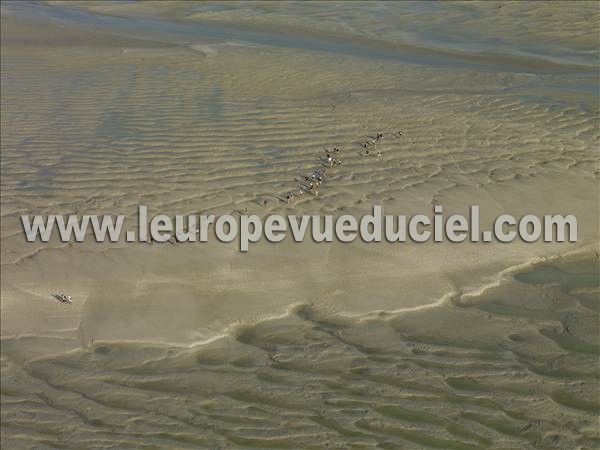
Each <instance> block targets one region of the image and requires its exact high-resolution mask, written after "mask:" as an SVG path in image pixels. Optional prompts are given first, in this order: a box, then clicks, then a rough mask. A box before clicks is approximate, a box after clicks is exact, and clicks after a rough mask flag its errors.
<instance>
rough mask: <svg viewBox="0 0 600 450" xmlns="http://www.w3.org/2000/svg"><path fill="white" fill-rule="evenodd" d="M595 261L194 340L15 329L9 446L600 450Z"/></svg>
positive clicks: (296, 313) (299, 308)
mask: <svg viewBox="0 0 600 450" xmlns="http://www.w3.org/2000/svg"><path fill="white" fill-rule="evenodd" d="M597 264H598V260H597V259H595V260H589V259H588V260H583V261H575V262H569V263H560V264H543V265H536V266H535V267H532V268H529V269H527V270H524V271H521V272H518V273H516V274H514V276H513V277H511V278H510V280H509V282H508V283H505V284H500V285H498V286H496V287H494V288H491V289H488V290H487V291H485V293H484V294H483V295H480V296H478V297H472V296H471V297H465V296H462V297H461V296H460V295H456V296H453V297H449V298H448V299H447V300H446V301H444V302H442V303H441V304H440V305H438V306H434V307H426V308H422V309H420V310H414V311H408V312H404V313H385V314H384V313H382V314H379V315H377V314H371V315H368V316H365V317H363V318H360V319H351V318H348V317H343V316H340V315H338V314H336V313H335V312H333V311H328V310H326V309H323V308H316V307H314V306H311V305H309V304H300V305H296V306H295V307H294V308H292V310H291V311H290V314H289V315H288V316H286V317H282V318H280V319H275V320H267V321H258V322H254V323H245V324H238V325H236V326H234V327H232V328H231V329H230V332H229V334H228V335H227V336H225V337H223V338H221V339H217V340H216V341H213V342H211V343H207V344H202V345H197V346H193V347H191V348H189V347H175V346H170V347H169V346H163V345H156V344H150V343H134V342H130V343H126V342H122V343H119V342H102V343H100V342H96V343H92V344H91V345H89V346H88V347H86V348H83V349H80V350H73V351H70V352H67V353H57V354H55V355H51V356H47V357H43V358H38V359H33V360H29V361H20V357H21V356H22V355H24V354H25V353H26V349H27V347H28V346H29V345H36V341H39V340H40V339H42V338H41V337H34V336H29V337H18V338H6V339H4V340H3V343H2V349H3V357H2V391H1V394H2V396H1V399H2V424H3V426H2V442H3V447H5V448H49V449H50V448H57V449H58V448H60V449H67V448H73V449H77V448H89V449H93V448H97V449H100V448H115V446H116V447H118V448H120V449H161V448H190V449H197V448H215V449H217V448H223V449H225V448H227V449H230V448H277V449H283V448H302V449H310V448H314V449H317V448H319V449H320V448H340V449H348V448H356V449H362V448H390V449H391V448H410V449H417V448H419V449H422V448H427V449H478V448H487V449H500V448H532V449H533V448H536V449H537V448H539V449H554V448H555V449H564V448H578V447H579V446H581V447H582V448H592V447H595V446H597V444H598V442H599V439H600V436H599V434H598V429H597V427H596V424H597V419H598V414H599V408H600V405H599V403H598V394H599V393H600V390H599V388H600V384H599V381H600V380H599V377H598V373H599V368H600V367H599V358H598V356H599V354H600V347H599V346H598V338H599V336H598V327H597V323H598V318H599V316H598V313H599V305H598V293H599V291H598V289H599V286H600V285H599V278H598V271H597ZM557 281H558V283H557ZM436 336H437V337H436ZM439 336H444V337H443V338H440V337H439ZM51 340H52V339H50V341H51ZM38 345H39V342H38ZM46 345H50V344H46Z"/></svg>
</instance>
